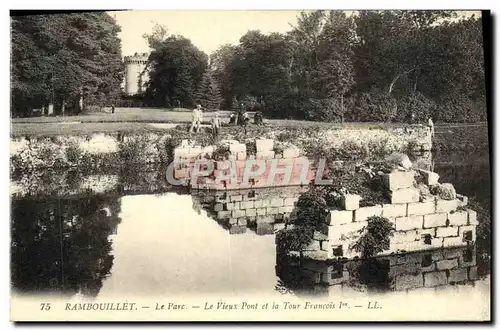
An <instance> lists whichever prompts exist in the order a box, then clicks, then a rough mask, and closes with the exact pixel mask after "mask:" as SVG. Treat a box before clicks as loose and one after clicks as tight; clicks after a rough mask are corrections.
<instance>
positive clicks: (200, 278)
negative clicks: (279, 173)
mask: <svg viewBox="0 0 500 331" xmlns="http://www.w3.org/2000/svg"><path fill="white" fill-rule="evenodd" d="M454 157H455V156H453V155H438V156H436V157H435V163H434V171H436V172H437V173H439V174H440V176H441V179H440V181H441V182H451V183H453V184H454V185H455V187H456V189H457V192H459V193H461V194H464V195H467V196H469V197H474V199H476V200H477V201H478V203H479V204H480V205H481V206H482V207H483V208H485V209H488V208H490V199H491V192H490V175H489V163H488V159H487V156H484V155H483V156H478V155H468V156H466V158H464V157H463V156H461V157H457V160H460V162H456V161H454V160H455V159H454ZM128 176H137V174H128ZM139 186H140V185H139ZM145 191H146V193H148V192H147V191H148V190H145ZM144 193H145V192H144V189H142V190H140V189H134V187H132V186H128V187H124V186H121V187H120V188H118V189H116V190H112V191H108V192H106V193H92V194H74V195H71V194H68V195H64V196H61V195H58V196H56V195H37V196H18V197H15V198H13V199H12V204H11V208H12V213H11V214H12V217H11V238H12V242H11V282H12V289H13V291H14V292H16V293H26V294H37V295H43V294H46V293H57V294H61V295H63V296H74V295H75V294H79V295H83V296H87V297H90V298H98V299H99V298H105V297H113V296H114V295H133V296H142V297H144V296H151V297H157V296H191V295H192V296H196V295H203V294H207V295H208V294H216V295H221V296H235V297H237V296H240V295H246V294H252V295H266V296H267V295H285V296H299V297H300V296H310V295H313V296H326V297H330V298H333V297H337V296H339V295H342V296H347V297H350V296H356V295H359V294H360V293H364V294H365V295H370V293H380V292H405V291H406V290H408V289H413V293H415V292H416V291H417V292H418V291H427V290H429V289H426V288H424V287H423V284H419V283H418V282H414V281H413V280H412V279H411V275H413V274H415V273H417V274H418V273H421V272H423V271H426V268H427V267H428V264H427V263H428V262H429V261H437V260H440V259H446V258H450V257H456V258H457V259H458V260H459V262H460V263H461V264H463V266H464V267H470V266H477V267H478V272H479V276H478V278H479V280H477V281H474V280H470V278H469V277H468V276H467V275H466V276H465V278H466V279H465V280H464V281H457V284H448V285H444V286H440V287H439V288H438V290H437V291H438V292H439V293H441V294H440V295H443V296H446V295H449V297H448V298H449V299H452V298H453V297H454V296H456V295H458V294H457V293H462V294H463V295H466V296H467V295H476V294H477V293H479V295H481V296H483V295H484V296H489V267H488V264H487V258H485V256H488V254H489V249H488V247H487V245H484V244H483V245H481V246H480V247H479V246H477V247H475V248H473V249H464V248H462V249H452V250H447V251H440V252H434V253H432V254H430V255H429V254H424V253H414V254H407V256H406V257H401V258H400V257H392V258H389V259H382V258H381V259H378V260H376V261H375V262H371V264H363V263H359V262H356V263H351V262H349V263H338V264H332V263H330V264H324V263H321V262H310V263H309V264H305V265H304V264H297V261H293V260H290V259H282V258H277V256H276V247H275V238H274V232H275V231H276V230H278V229H280V228H281V227H282V224H281V223H279V222H278V223H276V224H271V223H263V224H258V225H253V226H252V225H251V224H246V221H244V223H238V224H227V223H224V222H222V221H221V220H218V217H217V214H216V211H214V210H210V207H209V206H211V202H213V201H214V199H221V197H220V196H217V195H206V194H195V195H191V194H187V193H185V192H174V191H171V190H170V191H169V190H167V189H154V190H150V193H154V194H144ZM259 194H261V193H259ZM299 194H300V190H298V189H297V190H295V189H290V190H266V191H265V192H262V195H263V196H270V197H276V196H280V197H282V198H284V199H286V198H287V197H291V198H296V197H298V195H299ZM239 222H242V220H239ZM429 259H430V260H429ZM425 261H427V262H425ZM461 266H462V265H461ZM400 274H403V275H405V274H407V275H409V276H408V281H407V282H403V283H401V282H399V283H398V282H394V281H391V279H392V277H393V276H394V275H400ZM366 275H369V276H368V277H367V276H366ZM473 278H475V277H473ZM450 289H452V290H450ZM478 291H479V292H478ZM408 293H410V292H408ZM433 293H434V292H433ZM474 293H476V294H474Z"/></svg>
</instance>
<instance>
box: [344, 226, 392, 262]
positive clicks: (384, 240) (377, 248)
mask: <svg viewBox="0 0 500 331" xmlns="http://www.w3.org/2000/svg"><path fill="white" fill-rule="evenodd" d="M367 221H368V225H367V226H366V227H364V228H363V229H361V230H360V233H362V235H361V237H359V239H358V241H356V242H355V243H354V245H353V246H352V249H354V250H355V251H356V252H359V253H361V256H362V257H363V258H370V257H373V256H375V254H377V253H380V252H383V251H384V250H387V249H389V243H390V237H391V236H393V233H394V228H393V224H392V223H391V222H390V221H389V220H388V219H387V218H385V217H380V216H372V217H369V218H368V219H367Z"/></svg>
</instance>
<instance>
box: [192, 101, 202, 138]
mask: <svg viewBox="0 0 500 331" xmlns="http://www.w3.org/2000/svg"><path fill="white" fill-rule="evenodd" d="M202 120H203V112H202V110H201V105H197V106H196V108H195V109H194V110H193V114H192V120H191V127H190V128H189V132H193V131H194V130H195V129H196V132H199V131H200V125H201V121H202Z"/></svg>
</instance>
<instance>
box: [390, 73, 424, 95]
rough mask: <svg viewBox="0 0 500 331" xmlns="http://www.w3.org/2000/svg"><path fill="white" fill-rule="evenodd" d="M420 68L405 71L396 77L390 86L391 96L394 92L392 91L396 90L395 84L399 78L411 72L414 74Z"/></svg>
mask: <svg viewBox="0 0 500 331" xmlns="http://www.w3.org/2000/svg"><path fill="white" fill-rule="evenodd" d="M417 68H418V67H414V68H412V69H410V70H408V71H404V72H402V73H400V74H398V75H397V76H396V77H394V79H393V80H392V82H391V84H390V85H389V94H391V92H392V89H393V88H394V84H395V83H396V82H397V81H398V79H399V77H401V76H402V75H407V74H409V73H410V72H412V71H413V70H415V69H417Z"/></svg>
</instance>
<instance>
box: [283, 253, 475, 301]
mask: <svg viewBox="0 0 500 331" xmlns="http://www.w3.org/2000/svg"><path fill="white" fill-rule="evenodd" d="M377 262H378V266H379V272H380V273H381V275H380V276H381V278H382V279H386V281H387V284H385V285H384V287H385V288H388V289H390V290H393V291H407V290H412V289H417V288H422V287H429V288H433V287H438V286H444V285H452V284H464V283H467V282H471V281H475V280H477V279H478V276H477V265H476V252H475V249H474V248H473V247H471V248H466V247H462V248H448V249H443V250H439V251H432V252H412V253H406V254H398V255H390V256H384V257H380V258H378V259H377ZM281 263H283V262H281ZM363 263H365V262H364V261H362V260H357V261H353V260H350V261H341V260H339V261H335V262H333V263H329V262H324V261H314V260H302V261H301V262H300V264H299V265H298V267H297V270H296V273H295V276H296V277H297V278H299V279H303V280H304V282H307V283H309V284H315V285H322V286H327V287H330V286H336V285H342V286H352V285H353V284H356V285H357V286H359V284H361V283H366V280H364V281H361V280H359V279H358V278H357V277H359V274H360V273H359V268H360V267H361V265H362V264H363ZM277 269H278V270H280V269H279V268H277ZM283 269H284V270H286V269H285V268H283ZM384 272H385V273H387V274H386V277H385V276H384V275H382V273H384ZM299 274H300V275H299ZM278 276H279V277H286V276H287V275H281V274H280V273H279V272H278ZM370 280H371V281H374V279H370ZM370 280H368V281H370ZM325 290H328V288H326V289H325Z"/></svg>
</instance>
